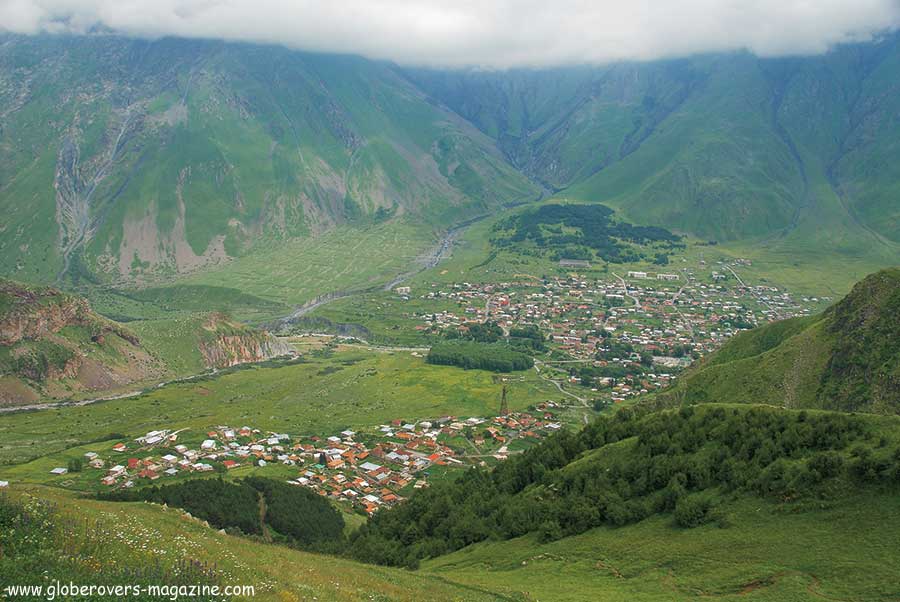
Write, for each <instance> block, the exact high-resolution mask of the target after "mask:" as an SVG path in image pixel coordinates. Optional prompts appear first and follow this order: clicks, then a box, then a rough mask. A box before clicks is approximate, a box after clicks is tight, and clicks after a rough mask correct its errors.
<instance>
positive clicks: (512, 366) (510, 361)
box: [425, 339, 534, 372]
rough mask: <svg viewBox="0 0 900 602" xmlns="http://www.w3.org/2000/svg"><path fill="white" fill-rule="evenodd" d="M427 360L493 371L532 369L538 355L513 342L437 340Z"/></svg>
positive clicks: (434, 362)
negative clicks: (511, 344) (517, 346)
mask: <svg viewBox="0 0 900 602" xmlns="http://www.w3.org/2000/svg"><path fill="white" fill-rule="evenodd" d="M528 340H531V339H528ZM425 361H427V362H428V363H429V364H437V365H441V366H458V367H460V368H465V369H466V370H471V369H479V370H490V371H492V372H513V371H516V370H528V369H529V368H531V367H532V366H533V365H534V359H533V358H532V357H531V356H530V355H528V354H527V353H523V352H522V351H518V350H516V348H515V347H513V346H510V345H506V344H504V343H478V342H476V341H469V340H448V341H441V342H439V343H435V344H434V345H433V346H432V347H431V350H430V351H429V352H428V356H427V357H426V358H425Z"/></svg>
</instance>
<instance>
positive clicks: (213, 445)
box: [200, 439, 216, 451]
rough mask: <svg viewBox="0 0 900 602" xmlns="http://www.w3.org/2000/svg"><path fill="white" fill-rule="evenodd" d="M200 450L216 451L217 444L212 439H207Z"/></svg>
mask: <svg viewBox="0 0 900 602" xmlns="http://www.w3.org/2000/svg"><path fill="white" fill-rule="evenodd" d="M200 449H201V450H203V451H210V450H213V449H216V442H215V441H213V440H212V439H206V440H204V441H203V443H201V444H200Z"/></svg>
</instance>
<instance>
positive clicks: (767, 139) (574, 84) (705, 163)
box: [406, 35, 900, 243]
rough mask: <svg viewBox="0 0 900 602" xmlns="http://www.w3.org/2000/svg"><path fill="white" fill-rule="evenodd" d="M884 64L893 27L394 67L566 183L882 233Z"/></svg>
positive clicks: (680, 213)
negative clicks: (791, 40) (755, 45)
mask: <svg viewBox="0 0 900 602" xmlns="http://www.w3.org/2000/svg"><path fill="white" fill-rule="evenodd" d="M898 68H900V36H896V35H895V36H891V37H887V38H885V39H883V40H881V41H879V42H877V43H872V44H865V45H847V46H841V47H839V48H837V49H835V50H833V51H832V52H830V53H828V54H825V55H823V56H817V57H809V58H796V59H794V58H790V59H767V58H758V57H755V56H752V55H750V54H748V53H732V54H721V55H704V56H697V57H693V58H686V59H679V60H668V61H656V62H649V63H618V64H613V65H607V66H598V67H570V68H565V69H544V70H524V69H523V70H513V71H510V72H489V71H487V72H485V71H457V72H446V71H433V70H407V71H406V74H407V76H408V77H409V78H410V79H411V80H412V81H414V82H416V83H417V84H418V85H420V86H421V87H422V88H423V89H425V90H427V91H428V92H429V93H430V94H431V95H433V96H434V97H435V98H436V99H437V100H439V101H440V102H442V103H444V104H446V105H447V106H448V107H451V108H452V109H453V110H455V111H457V112H458V113H459V114H460V115H462V116H464V117H466V118H467V119H469V120H470V121H472V123H474V124H475V125H477V126H478V127H479V128H480V129H481V130H482V131H484V132H485V133H486V134H488V135H489V136H491V137H492V138H494V139H496V140H497V141H498V144H499V146H500V148H501V149H503V150H504V152H505V153H506V154H507V155H508V156H509V157H510V160H511V161H512V162H513V164H514V165H516V166H517V167H519V168H520V169H522V170H523V171H525V172H526V173H529V174H530V175H532V176H533V177H534V178H536V179H538V180H540V181H542V182H544V183H545V184H546V185H547V186H548V187H549V188H551V189H553V190H558V191H564V192H563V194H565V195H566V196H572V197H577V198H584V199H589V200H603V201H613V200H614V201H615V203H616V204H617V205H619V206H621V207H622V208H624V209H626V210H627V212H628V213H629V217H631V218H633V219H638V218H642V219H643V220H644V221H645V222H650V223H654V224H658V225H665V226H667V227H676V228H678V229H679V230H682V231H687V232H692V233H694V234H696V235H698V236H705V237H709V238H716V239H719V240H728V239H735V238H746V237H753V236H771V235H774V234H780V233H782V232H783V231H789V230H793V229H795V228H798V227H802V226H803V225H804V224H805V223H807V222H809V221H810V220H812V221H813V222H815V221H816V220H821V219H830V218H831V215H828V216H823V215H822V214H823V213H828V214H831V213H833V215H834V216H842V217H850V216H853V217H854V218H855V219H856V220H857V222H858V223H856V224H853V225H854V226H856V227H864V228H865V229H871V230H874V231H875V232H877V234H878V235H879V236H882V237H884V238H886V239H890V240H891V241H893V242H894V243H896V242H900V228H898V221H897V220H898V213H897V208H896V205H895V204H894V203H892V202H891V199H892V198H895V197H896V192H897V191H896V188H895V185H894V184H893V182H895V181H896V180H897V177H896V176H897V172H896V167H895V166H894V165H892V164H893V163H896V162H895V161H892V160H891V159H888V157H896V153H897V152H898V151H900V149H898V147H897V145H896V143H895V141H896V133H897V128H898V127H900V122H898V120H897V114H898V108H900V107H898V105H897V100H896V99H897V97H898V94H897V78H896V72H897V69H898ZM844 205H845V206H844ZM848 226H849V225H848ZM848 229H850V228H848ZM862 233H863V232H862V231H860V232H858V233H857V234H862ZM807 234H809V233H807Z"/></svg>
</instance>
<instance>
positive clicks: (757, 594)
mask: <svg viewBox="0 0 900 602" xmlns="http://www.w3.org/2000/svg"><path fill="white" fill-rule="evenodd" d="M727 511H728V521H729V523H730V525H729V526H728V527H727V528H724V529H723V528H720V527H719V526H716V525H706V526H702V527H697V528H694V529H681V528H678V527H675V526H673V525H672V521H671V518H670V517H653V518H650V519H646V520H644V521H642V522H640V523H638V524H635V525H629V526H625V527H619V528H609V527H601V528H598V529H594V530H592V531H589V532H587V533H583V534H581V535H576V536H573V537H568V538H565V539H563V540H560V541H556V542H552V543H548V544H541V543H539V542H538V540H537V538H536V537H535V536H534V535H529V536H526V537H522V538H519V539H515V540H511V541H506V542H489V543H483V544H477V545H475V546H471V547H469V548H466V549H463V550H461V551H459V552H455V553H453V554H450V555H447V556H443V557H440V558H437V559H435V560H431V561H428V562H426V563H424V564H423V566H422V569H421V571H420V572H423V573H425V574H430V575H440V576H442V577H444V578H445V579H447V580H449V581H454V582H459V583H463V584H466V585H472V586H477V587H483V588H487V589H491V590H492V591H495V592H497V593H498V594H502V595H504V596H508V597H510V598H512V599H521V600H553V601H555V602H573V601H580V600H629V601H631V602H676V601H682V600H684V601H687V600H697V599H702V600H718V601H722V602H726V601H728V602H732V601H734V602H736V601H738V600H742V601H748V602H749V601H754V602H757V601H758V602H785V601H788V600H790V601H792V602H794V601H797V602H799V601H804V600H809V601H814V600H843V601H850V600H858V601H861V600H866V601H867V602H876V601H884V602H887V601H892V600H896V599H897V598H898V597H900V585H898V584H900V568H898V566H897V563H896V549H895V542H894V539H895V537H894V534H895V533H897V531H898V529H900V507H898V505H897V504H896V493H895V492H885V493H883V494H879V495H875V496H872V495H865V496H862V495H856V494H854V493H853V492H847V495H846V496H843V497H841V498H840V499H839V500H837V501H829V502H822V503H818V502H809V504H808V505H807V507H805V508H797V507H796V506H793V505H780V504H778V503H775V502H772V501H766V500H763V499H760V498H745V499H740V500H738V501H735V502H733V503H732V504H730V505H729V506H728V507H727Z"/></svg>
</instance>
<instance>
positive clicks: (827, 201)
mask: <svg viewBox="0 0 900 602" xmlns="http://www.w3.org/2000/svg"><path fill="white" fill-rule="evenodd" d="M898 74H900V35H891V36H886V37H884V38H881V39H879V40H878V41H876V42H872V43H868V44H856V45H845V46H840V47H838V48H836V49H834V50H833V51H831V52H829V53H827V54H824V55H822V56H813V57H801V58H781V59H773V58H758V57H755V56H753V55H751V54H748V53H730V54H710V55H700V56H693V57H688V58H683V59H677V60H665V61H655V62H647V63H616V64H611V65H606V66H598V67H587V66H583V67H565V68H556V69H535V70H509V71H472V70H445V71H436V70H427V69H412V68H405V67H400V66H397V65H393V64H390V63H385V62H377V61H371V60H367V59H363V58H359V57H352V56H334V55H323V54H310V53H302V52H296V51H291V50H287V49H284V48H280V47H273V46H256V45H250V44H234V43H224V42H217V41H196V40H186V39H172V38H166V39H160V40H156V41H146V40H134V39H128V38H122V37H117V36H114V35H108V34H100V33H97V34H93V35H88V36H80V37H72V36H32V37H28V36H11V35H7V36H3V37H0V107H2V109H0V210H2V211H3V212H4V215H5V216H6V219H5V221H4V223H3V224H2V227H0V250H2V253H0V273H3V274H6V275H8V276H12V277H15V278H17V279H20V280H29V281H36V282H44V283H60V284H62V283H65V282H74V283H78V282H79V281H80V280H87V281H91V282H95V283H100V284H115V285H126V286H130V285H143V284H146V283H147V282H159V281H161V280H164V279H169V278H172V277H178V276H181V275H184V274H188V273H192V272H206V271H209V270H211V269H213V268H216V267H219V266H222V265H225V264H231V263H233V262H232V260H233V259H235V258H244V257H265V259H264V260H261V261H263V263H271V259H270V258H272V257H275V258H276V260H277V261H281V258H282V256H283V255H285V254H287V255H288V256H291V257H293V254H294V250H293V249H294V248H295V247H293V246H291V245H292V244H294V243H296V242H297V241H304V240H310V239H316V238H318V237H320V236H321V235H323V234H326V233H333V232H335V231H337V230H338V228H339V227H341V226H348V227H349V228H350V229H349V230H347V231H346V232H344V233H342V234H341V237H345V236H346V237H353V236H355V234H354V232H358V231H360V228H358V227H364V226H371V225H373V224H375V225H384V224H390V225H392V227H393V226H396V227H398V228H399V227H404V228H407V230H405V231H404V233H403V234H402V235H398V236H399V237H400V238H405V239H406V240H413V239H415V241H416V242H415V245H414V246H416V249H415V250H411V251H412V254H413V255H415V254H417V253H421V252H422V250H423V248H424V247H425V246H426V245H427V242H426V241H425V239H429V238H433V236H434V233H435V232H438V231H442V230H446V229H447V228H448V227H450V226H452V225H454V224H457V223H460V222H464V221H465V220H467V219H470V218H473V217H476V216H479V215H484V214H488V213H493V212H496V211H498V210H501V209H502V208H503V207H504V206H507V205H510V204H514V203H521V202H525V201H528V200H533V199H536V198H538V197H539V196H540V195H541V194H543V192H544V191H545V190H549V191H552V192H555V194H556V195H557V196H560V197H570V198H575V199H581V200H588V201H597V202H603V203H604V204H607V205H609V206H610V207H613V208H614V209H616V210H617V211H618V212H620V213H621V214H622V217H623V218H625V219H627V220H628V221H630V222H632V223H637V224H641V225H658V226H664V227H666V228H669V229H671V230H673V231H676V232H678V233H682V234H691V235H694V236H696V237H700V238H702V239H713V240H716V241H719V242H723V243H730V244H732V245H734V246H735V249H736V250H737V251H739V252H741V253H745V254H746V255H748V256H749V255H753V254H756V255H760V254H766V255H767V257H768V258H770V259H772V261H773V263H776V264H778V265H781V266H793V268H797V269H799V267H802V266H809V265H813V266H816V267H818V268H819V269H821V270H822V272H823V273H825V274H826V275H827V270H828V269H835V270H844V271H846V270H848V269H849V270H850V271H851V272H852V273H854V274H857V273H861V270H865V271H871V270H872V269H877V267H883V266H886V265H893V264H896V263H897V262H898V258H900V204H898V203H897V198H898V195H900V189H898V187H897V182H898V181H900V171H898V170H900V167H898V165H900V160H898V159H900V145H898V143H897V140H900V104H898V103H900V101H898V100H897V99H898V98H900V83H898V82H900V77H898ZM395 238H397V237H395ZM328 244H331V243H328ZM823 250H824V253H823ZM309 252H310V253H313V254H314V251H309ZM403 254H404V256H406V255H408V254H409V252H406V253H403ZM831 257H836V258H838V259H840V263H838V264H835V267H833V268H831V267H830V266H829V264H828V263H827V259H828V258H831ZM348 261H350V260H348ZM256 263H258V262H253V261H249V262H247V265H256ZM303 264H304V258H302V257H297V258H296V262H294V263H290V265H287V266H285V269H286V270H288V271H296V270H297V267H298V265H303ZM798 266H799V267H798ZM823 266H824V267H823ZM235 269H236V270H237V271H240V272H243V271H245V270H246V268H245V267H236V268H235ZM863 273H864V272H863ZM368 276H371V274H366V275H362V276H360V277H356V276H354V282H353V283H351V284H352V285H355V286H358V285H360V282H359V280H360V279H361V280H362V281H363V282H364V283H365V284H372V282H370V281H369V280H368V279H367V278H368ZM379 278H380V279H381V280H383V279H384V277H383V275H380V276H379ZM387 278H388V280H389V279H390V277H389V276H388V277H387ZM842 282H843V281H842ZM841 286H844V285H843V284H842V285H841ZM319 292H321V291H319ZM841 292H844V291H841ZM313 296H314V295H313ZM307 299H308V297H307V296H305V295H304V298H303V299H290V301H291V302H298V301H305V300H307Z"/></svg>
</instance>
